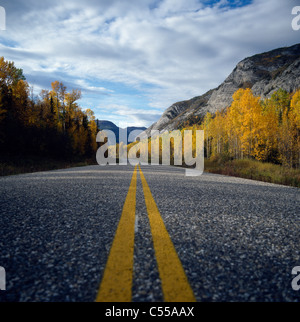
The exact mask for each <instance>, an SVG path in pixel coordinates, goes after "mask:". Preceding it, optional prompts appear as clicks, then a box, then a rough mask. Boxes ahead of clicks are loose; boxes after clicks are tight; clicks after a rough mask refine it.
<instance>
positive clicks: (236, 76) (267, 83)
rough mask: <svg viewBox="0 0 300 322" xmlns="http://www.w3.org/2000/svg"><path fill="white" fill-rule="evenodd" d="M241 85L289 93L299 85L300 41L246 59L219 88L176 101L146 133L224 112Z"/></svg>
mask: <svg viewBox="0 0 300 322" xmlns="http://www.w3.org/2000/svg"><path fill="white" fill-rule="evenodd" d="M239 88H251V89H252V91H253V94H254V95H256V96H260V97H262V98H267V97H270V96H271V95H272V93H274V92H275V91H276V90H278V89H280V88H282V89H284V90H286V91H288V92H293V91H295V90H297V89H298V88H300V44H297V45H294V46H291V47H287V48H279V49H275V50H272V51H269V52H267V53H263V54H258V55H255V56H252V57H250V58H246V59H244V60H243V61H241V62H240V63H239V64H238V65H237V66H236V68H235V69H234V70H233V72H232V73H231V74H230V75H229V77H228V78H227V79H226V80H225V81H224V82H223V83H222V84H221V85H220V86H219V87H217V88H215V89H213V90H210V91H208V92H207V93H205V94H204V95H202V96H197V97H194V98H192V99H190V100H187V101H183V102H178V103H175V104H173V105H172V106H171V107H169V108H168V109H167V110H166V111H165V112H164V114H163V115H162V117H161V118H160V120H159V121H158V122H156V123H154V124H153V125H152V126H151V127H150V128H148V129H147V131H146V133H147V134H148V136H149V135H150V132H151V130H159V131H171V130H174V129H178V128H180V127H181V126H182V125H183V124H184V123H185V122H186V121H189V120H191V119H192V118H193V117H195V116H200V117H203V116H205V114H206V113H207V112H210V113H215V112H216V111H221V110H222V109H224V108H227V107H229V106H230V105H231V103H232V96H233V94H234V93H235V92H236V91H237V90H238V89H239Z"/></svg>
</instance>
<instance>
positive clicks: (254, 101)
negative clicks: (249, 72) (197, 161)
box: [199, 89, 300, 167]
mask: <svg viewBox="0 0 300 322" xmlns="http://www.w3.org/2000/svg"><path fill="white" fill-rule="evenodd" d="M199 127H200V129H203V130H204V131H205V150H206V156H207V157H208V158H211V157H216V156H217V157H226V158H230V159H245V158H248V159H249V158H250V159H256V160H259V161H264V162H272V163H278V164H282V165H284V166H287V167H300V90H298V91H296V92H295V93H292V94H290V93H288V92H286V91H284V90H281V89H280V90H278V91H276V92H275V93H273V95H272V96H271V98H269V99H265V100H261V98H260V97H255V96H254V95H253V93H252V91H251V90H250V89H239V90H238V91H236V92H235V93H234V95H233V102H232V104H231V106H230V107H229V108H227V109H226V111H223V112H217V113H216V114H215V115H212V114H210V113H207V114H206V116H205V117H204V120H203V122H202V123H201V125H200V126H199Z"/></svg>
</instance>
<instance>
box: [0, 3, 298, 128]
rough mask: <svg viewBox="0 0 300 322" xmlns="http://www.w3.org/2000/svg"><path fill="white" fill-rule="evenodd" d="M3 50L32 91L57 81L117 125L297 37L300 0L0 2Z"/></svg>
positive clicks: (147, 118)
mask: <svg viewBox="0 0 300 322" xmlns="http://www.w3.org/2000/svg"><path fill="white" fill-rule="evenodd" d="M0 5H1V6H3V7H4V8H5V9H6V16H7V17H6V21H7V22H6V23H7V26H6V29H7V30H6V31H0V56H4V57H5V58H6V59H8V60H13V61H14V62H15V63H16V65H17V67H20V68H23V70H24V74H25V76H26V78H27V80H28V81H29V82H30V84H31V85H32V86H33V87H34V91H35V93H37V94H38V93H39V92H40V91H41V89H46V88H50V84H51V82H52V81H54V80H59V81H62V82H63V83H65V84H66V85H67V87H68V88H69V89H73V88H78V89H81V90H82V93H83V98H82V100H81V101H80V104H81V106H82V107H83V108H91V109H92V110H93V111H94V112H95V115H96V117H97V118H99V119H107V120H110V121H113V122H115V123H116V124H117V125H119V126H123V127H125V126H126V125H128V126H132V125H136V126H150V125H151V124H152V123H153V122H155V121H157V120H158V119H159V117H160V116H161V114H162V113H163V112H164V110H165V109H166V108H168V107H169V106H170V105H171V104H173V103H175V102H177V101H181V100H185V99H190V98H192V97H194V96H198V95H201V94H204V93H205V92H206V91H207V90H209V89H212V88H215V87H216V86H218V85H219V84H220V83H221V82H222V81H224V79H225V78H226V77H227V76H228V75H229V73H230V72H231V71H232V69H233V68H234V67H235V65H236V64H237V63H238V62H239V61H240V60H242V59H244V58H245V57H249V56H251V55H254V54H257V53H260V52H264V51H268V50H271V49H274V48H278V47H284V46H290V45H293V44H295V43H298V42H299V39H300V37H299V36H300V31H298V32H297V31H294V30H292V28H291V21H292V18H293V16H292V15H291V11H292V8H293V7H294V6H296V5H300V3H299V1H297V0H284V1H283V0H252V1H250V0H246V1H241V0H232V1H227V0H214V1H212V0H209V1H207V0H159V1H158V0H130V1H129V0H128V1H127V0H86V1H79V0H60V1H59V0H51V1H49V0H44V1H37V0H27V1H23V0H2V1H1V0H0Z"/></svg>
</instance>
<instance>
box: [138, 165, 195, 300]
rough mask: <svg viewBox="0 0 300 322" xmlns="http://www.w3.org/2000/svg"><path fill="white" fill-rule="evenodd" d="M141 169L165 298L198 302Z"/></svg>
mask: <svg viewBox="0 0 300 322" xmlns="http://www.w3.org/2000/svg"><path fill="white" fill-rule="evenodd" d="M139 169H140V175H141V180H142V184H143V190H144V196H145V201H146V207H147V212H148V217H149V221H150V227H151V232H152V237H153V244H154V249H155V255H156V260H157V265H158V270H159V275H160V279H161V283H162V290H163V294H164V300H165V301H166V302H196V299H195V296H194V293H193V291H192V288H191V286H190V284H189V282H188V279H187V276H186V274H185V272H184V269H183V267H182V264H181V262H180V259H179V257H178V255H177V253H176V250H175V247H174V245H173V243H172V241H171V238H170V236H169V234H168V232H167V229H166V227H165V224H164V222H163V219H162V217H161V215H160V213H159V210H158V208H157V205H156V203H155V200H154V199H153V196H152V193H151V191H150V188H149V186H148V183H147V181H146V179H145V177H144V174H143V172H142V169H141V167H139Z"/></svg>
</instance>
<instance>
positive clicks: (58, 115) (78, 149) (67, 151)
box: [0, 57, 97, 158]
mask: <svg viewBox="0 0 300 322" xmlns="http://www.w3.org/2000/svg"><path fill="white" fill-rule="evenodd" d="M32 96H33V95H32V94H31V89H30V87H29V84H28V83H27V82H26V80H25V77H24V75H23V71H22V70H21V69H18V68H16V67H15V65H14V63H13V62H9V61H6V60H5V59H4V58H3V57H1V58H0V149H1V153H2V154H5V153H6V154H18V155H22V154H32V155H43V156H52V157H59V158H72V157H77V158H83V157H92V156H93V155H95V152H96V149H97V145H96V134H97V133H96V132H97V126H96V123H95V117H94V114H93V112H92V110H90V109H88V110H86V111H83V110H82V109H81V107H80V106H79V105H78V103H77V101H78V100H79V99H80V98H81V91H80V90H76V89H74V90H72V91H68V90H67V88H66V86H65V85H64V84H63V83H62V82H59V81H55V82H53V83H52V84H51V90H50V91H49V90H42V91H41V93H40V96H39V98H38V99H33V98H32Z"/></svg>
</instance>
